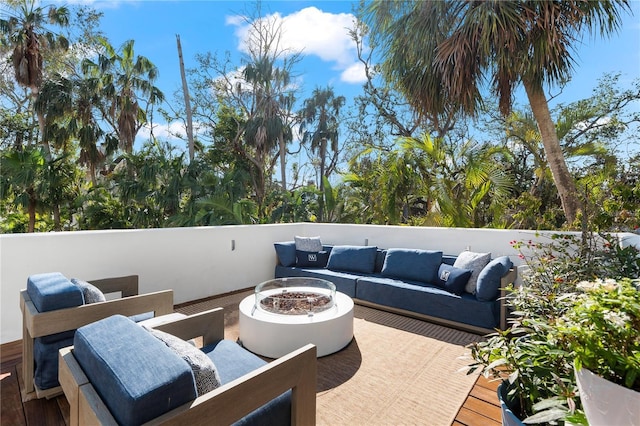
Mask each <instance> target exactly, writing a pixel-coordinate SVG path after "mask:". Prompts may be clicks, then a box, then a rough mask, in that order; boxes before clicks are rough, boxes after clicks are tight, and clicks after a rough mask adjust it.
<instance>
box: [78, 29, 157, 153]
mask: <svg viewBox="0 0 640 426" xmlns="http://www.w3.org/2000/svg"><path fill="white" fill-rule="evenodd" d="M100 45H101V46H102V49H103V51H102V52H101V53H100V54H99V55H98V59H97V61H96V62H94V61H92V60H90V59H85V60H84V61H83V63H82V71H83V72H84V73H85V74H86V75H87V76H88V77H93V78H98V79H99V80H100V84H99V85H98V86H97V87H96V89H98V90H100V93H102V94H103V95H104V96H105V97H106V98H107V104H106V105H103V106H102V115H103V117H104V119H105V120H106V121H107V122H108V123H109V124H110V126H111V127H112V128H113V129H114V131H115V133H116V135H117V137H118V140H119V141H120V142H119V143H120V148H121V149H122V150H123V151H124V152H126V153H131V152H132V151H133V143H134V141H135V138H136V135H137V134H138V131H139V130H140V128H141V127H142V126H143V125H144V124H145V123H146V122H147V111H146V109H145V108H146V107H147V106H151V105H154V104H158V103H161V102H163V101H164V94H163V93H162V92H161V91H160V89H158V88H157V87H156V86H154V85H153V83H154V82H155V79H156V78H157V76H158V69H157V68H156V66H155V65H154V64H153V63H152V62H151V61H150V60H149V59H148V58H146V57H144V56H139V55H138V56H136V55H135V53H134V50H133V45H134V41H133V40H128V41H126V42H125V43H124V44H123V45H122V47H121V48H120V52H119V53H118V52H116V50H115V49H114V48H113V46H111V44H109V42H108V41H107V40H105V39H101V40H100ZM141 103H142V104H141ZM144 103H146V105H145V104H144Z"/></svg>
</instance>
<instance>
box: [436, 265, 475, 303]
mask: <svg viewBox="0 0 640 426" xmlns="http://www.w3.org/2000/svg"><path fill="white" fill-rule="evenodd" d="M471 272H473V271H472V270H471V269H462V268H455V267H453V266H451V265H448V264H446V263H442V264H441V265H440V268H438V279H437V280H436V284H437V285H438V286H440V287H442V288H444V289H445V290H447V291H449V292H451V293H454V294H457V295H458V296H460V295H461V294H462V292H464V287H465V286H466V285H467V281H469V278H470V277H471Z"/></svg>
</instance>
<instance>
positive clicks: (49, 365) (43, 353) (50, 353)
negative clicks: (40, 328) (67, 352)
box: [33, 330, 75, 390]
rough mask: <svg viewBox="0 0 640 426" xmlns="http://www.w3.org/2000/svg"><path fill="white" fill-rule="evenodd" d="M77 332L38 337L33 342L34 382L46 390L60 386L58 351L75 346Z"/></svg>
mask: <svg viewBox="0 0 640 426" xmlns="http://www.w3.org/2000/svg"><path fill="white" fill-rule="evenodd" d="M74 333H75V330H70V331H65V332H62V333H56V334H51V335H49V336H43V337H36V338H35V339H34V342H33V359H34V364H35V365H34V371H33V382H34V383H35V384H36V386H38V388H39V389H41V390H45V389H50V388H55V387H57V386H60V382H58V351H59V350H60V349H62V348H66V347H67V346H71V345H73V335H74Z"/></svg>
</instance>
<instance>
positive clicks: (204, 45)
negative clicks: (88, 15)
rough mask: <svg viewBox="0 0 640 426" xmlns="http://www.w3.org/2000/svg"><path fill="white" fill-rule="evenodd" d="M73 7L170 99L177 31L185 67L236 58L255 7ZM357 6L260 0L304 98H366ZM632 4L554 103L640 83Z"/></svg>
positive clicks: (638, 20) (91, 0) (639, 39)
mask: <svg viewBox="0 0 640 426" xmlns="http://www.w3.org/2000/svg"><path fill="white" fill-rule="evenodd" d="M55 3H59V4H61V2H57V1H55ZM74 3H81V4H85V5H91V6H92V7H94V8H95V9H97V10H99V11H101V12H103V14H104V16H103V18H102V20H101V25H100V29H101V30H102V31H103V32H104V33H105V34H106V36H107V37H108V39H109V41H110V42H111V44H112V45H113V46H115V47H119V46H120V45H122V43H124V42H125V41H127V40H130V39H133V40H135V46H134V49H135V53H136V54H138V55H143V56H146V57H147V58H149V59H150V60H151V61H152V62H153V63H154V64H155V65H156V66H157V67H158V69H159V72H160V74H159V78H158V80H157V81H156V85H157V86H158V87H159V88H160V89H161V90H162V91H163V92H164V94H165V96H166V98H167V99H172V97H173V93H174V92H175V91H176V90H179V89H180V88H181V79H180V68H179V61H178V54H177V48H176V34H178V35H180V40H181V44H182V51H183V56H184V61H185V67H186V68H192V67H194V66H195V64H196V62H195V59H194V57H195V55H196V54H204V53H207V52H211V53H216V52H217V53H218V54H223V53H224V52H226V51H228V52H229V53H230V54H231V55H232V57H234V58H238V59H239V58H240V55H241V54H242V40H243V34H245V33H246V24H245V23H244V22H243V20H242V19H241V18H240V17H241V16H242V15H243V14H244V13H245V11H246V10H252V8H253V6H254V5H255V3H253V2H243V1H213V0H199V1H195V0H189V1H168V0H164V1H158V0H156V1H151V0H137V1H128V0H120V1H101V0H70V1H69V0H67V1H66V2H65V4H68V5H72V4H74ZM355 4H356V3H355V2H350V1H341V0H315V1H294V0H290V1H263V2H262V10H263V14H265V15H269V14H277V16H278V17H279V19H282V22H283V42H284V43H286V44H288V45H289V46H291V47H292V48H293V49H297V50H302V51H303V55H304V57H303V60H302V61H301V62H300V63H299V64H298V66H297V67H296V70H297V71H298V73H299V75H300V77H299V80H298V84H300V86H301V88H302V94H301V95H300V96H299V98H300V99H304V98H306V97H307V96H309V94H310V93H311V91H312V90H313V89H314V88H316V87H321V88H324V87H327V86H331V87H332V88H333V90H334V93H335V94H336V95H342V96H345V98H346V99H347V105H349V104H350V102H351V100H352V99H353V98H354V97H355V96H357V95H358V94H360V93H362V83H363V81H364V75H363V71H362V68H361V67H359V66H358V61H357V56H356V55H357V54H356V48H355V45H354V43H353V41H352V40H351V38H350V37H349V35H348V32H347V31H348V29H349V28H351V27H352V26H353V21H354V19H355V17H354V15H353V10H354V7H355ZM630 4H631V7H632V10H633V16H630V15H628V14H625V16H624V21H623V25H622V29H621V30H620V32H619V33H617V34H614V35H613V36H611V37H610V38H608V39H600V38H598V37H591V36H585V38H584V40H582V43H581V46H580V47H579V49H578V51H577V55H576V57H575V58H576V59H577V65H576V68H575V71H574V77H573V79H572V81H571V82H570V83H569V84H568V85H567V86H566V87H565V89H564V91H563V92H562V94H561V95H560V96H558V97H556V98H555V99H554V101H553V102H561V103H564V104H566V103H569V102H573V101H576V100H579V99H583V98H587V97H589V96H590V95H591V92H592V90H593V89H594V88H595V87H596V84H597V81H598V79H599V78H601V77H602V76H603V75H604V74H605V73H613V72H620V73H621V74H622V79H621V84H622V85H623V86H624V85H625V84H629V83H630V82H631V81H632V80H633V79H637V78H640V0H630ZM238 63H239V61H238ZM519 93H520V94H519V95H518V94H517V95H516V96H517V99H516V102H517V103H519V104H525V103H526V100H525V99H523V91H520V92H519ZM554 94H557V91H555V92H554ZM553 102H552V103H551V106H553ZM155 133H156V136H159V135H158V132H155Z"/></svg>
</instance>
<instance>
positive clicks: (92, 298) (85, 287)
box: [71, 278, 107, 305]
mask: <svg viewBox="0 0 640 426" xmlns="http://www.w3.org/2000/svg"><path fill="white" fill-rule="evenodd" d="M71 282H72V283H73V284H74V285H76V286H77V287H78V288H79V289H80V290H82V297H83V299H84V303H85V305H88V304H90V303H98V302H106V301H107V299H106V297H104V293H102V292H101V291H100V289H99V288H98V287H96V286H94V285H93V284H90V283H88V282H86V281H82V280H79V279H76V278H71Z"/></svg>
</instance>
